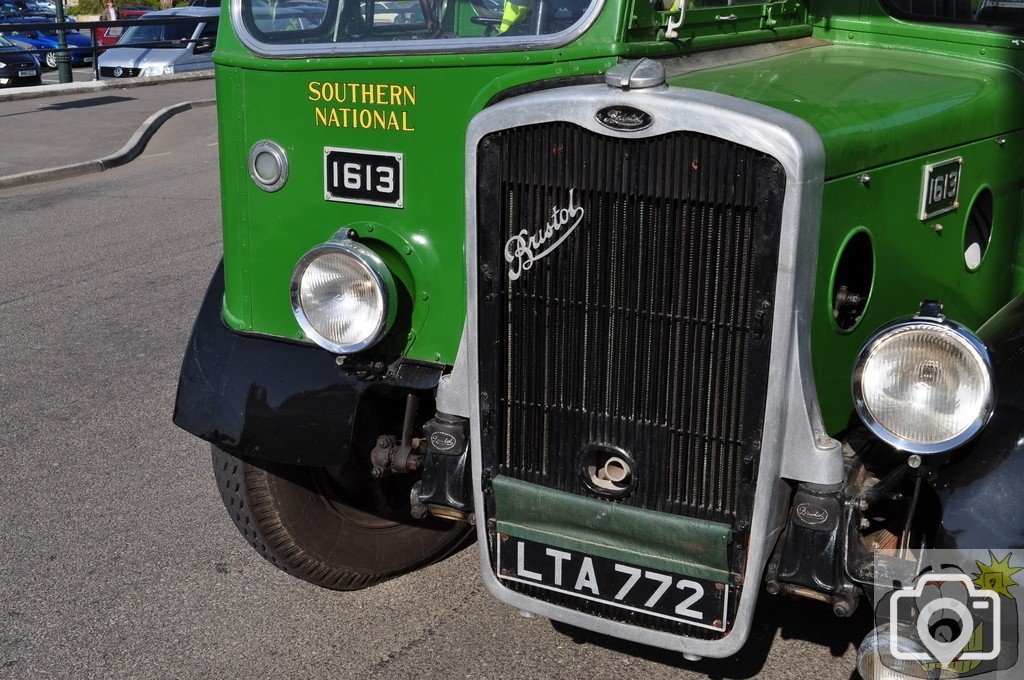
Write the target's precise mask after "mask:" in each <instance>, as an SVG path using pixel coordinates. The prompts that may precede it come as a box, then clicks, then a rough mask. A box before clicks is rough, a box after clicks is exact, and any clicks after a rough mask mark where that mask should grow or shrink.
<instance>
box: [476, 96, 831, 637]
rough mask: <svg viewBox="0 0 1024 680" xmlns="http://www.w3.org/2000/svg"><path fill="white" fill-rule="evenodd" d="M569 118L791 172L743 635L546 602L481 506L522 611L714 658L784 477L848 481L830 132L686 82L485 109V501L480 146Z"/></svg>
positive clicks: (752, 598)
mask: <svg viewBox="0 0 1024 680" xmlns="http://www.w3.org/2000/svg"><path fill="white" fill-rule="evenodd" d="M608 106H633V107H637V108H640V109H642V110H644V111H647V112H649V113H651V114H652V115H653V117H654V124H653V125H652V126H651V127H649V128H647V129H646V130H643V131H640V132H617V131H614V130H608V129H607V128H604V127H603V126H601V125H600V124H599V123H598V122H597V120H596V118H595V114H596V112H597V111H599V110H600V109H602V108H605V107H608ZM555 121H567V122H570V123H574V124H576V125H579V126H581V127H584V128H587V129H588V130H592V131H594V132H597V133H599V134H603V135H607V136H611V137H623V138H627V137H637V136H640V137H651V136H655V135H661V134H666V133H669V132H675V131H678V130H691V131H694V132H699V133H704V134H709V135H713V136H716V137H721V138H724V139H729V140H733V141H736V142H738V143H740V144H744V145H746V146H749V147H752V148H754V149H757V150H760V151H763V152H765V153H768V154H771V155H772V156H773V157H774V158H775V159H776V160H778V161H779V162H780V163H781V164H782V166H783V167H784V168H785V170H786V193H785V198H784V203H783V211H782V213H783V214H782V235H781V242H780V244H779V269H778V277H777V281H776V289H775V301H776V304H775V311H774V317H773V319H774V320H773V324H774V330H773V332H772V347H771V354H770V362H771V363H770V367H769V375H768V395H769V396H768V401H767V406H766V410H765V420H764V435H763V440H762V456H761V464H760V471H759V473H758V479H757V486H756V498H755V500H754V508H753V514H752V518H751V519H752V521H751V526H750V544H749V552H748V563H747V570H746V574H745V583H746V584H747V585H746V587H745V588H744V589H743V592H742V593H741V595H740V602H739V609H738V611H737V614H736V619H735V622H734V624H733V628H732V631H731V632H730V633H729V635H727V636H726V637H725V638H723V639H721V640H713V641H708V640H697V639H693V638H687V637H682V636H677V635H672V634H669V633H663V632H658V631H654V630H650V629H646V628H640V627H637V626H632V625H628V624H624V623H618V622H615V621H609V620H607V619H602V618H599V617H595V616H591V615H589V614H582V613H580V612H577V611H574V610H572V609H568V608H564V607H559V606H557V605H553V604H550V603H548V602H543V601H541V600H536V599H533V598H530V597H527V596H525V595H522V594H520V593H517V592H515V591H512V590H510V589H508V588H506V587H505V586H504V585H502V584H501V583H500V582H499V581H498V579H497V578H496V577H495V575H494V573H493V572H492V570H491V567H490V562H489V559H488V554H487V528H486V526H485V517H484V515H485V513H483V512H478V513H476V517H477V536H478V543H479V545H480V567H481V572H482V575H483V580H484V583H485V585H486V586H487V588H488V590H490V591H491V593H492V594H493V595H494V596H495V597H497V598H498V599H499V600H501V601H503V602H506V603H508V604H510V605H512V606H514V607H517V608H519V609H523V610H526V611H530V612H534V613H536V614H540V615H541V616H546V617H548V618H551V619H555V620H558V621H564V622H566V623H570V624H572V625H576V626H580V627H583V628H587V629H590V630H593V631H597V632H599V633H603V634H605V635H613V636H615V637H619V638H625V639H627V640H632V641H635V642H640V643H642V644H648V645H653V646H656V647H662V648H665V649H671V650H676V651H681V652H685V653H688V654H696V655H700V656H707V657H726V656H731V655H732V654H735V653H736V652H737V651H739V649H740V648H741V647H742V646H743V644H744V643H745V642H746V639H747V636H748V635H749V633H750V626H751V623H752V620H753V614H754V607H755V604H756V602H757V596H758V590H759V585H760V582H761V578H762V574H763V570H764V566H765V563H766V562H767V560H768V558H769V556H770V554H771V550H772V548H773V547H774V545H775V543H776V540H777V539H778V536H779V534H780V532H781V531H782V527H783V522H784V520H785V514H784V508H783V505H784V501H785V495H784V492H783V487H784V484H783V482H782V478H783V477H791V478H793V479H799V480H807V481H816V482H820V483H836V482H840V481H842V472H843V471H842V454H841V448H840V446H839V443H838V442H835V441H834V440H831V439H830V438H828V437H826V436H825V435H824V428H823V424H822V419H821V413H820V410H819V408H818V400H817V393H816V390H815V386H814V376H813V372H812V368H811V357H810V319H811V308H812V301H813V296H814V274H815V265H816V262H817V252H818V228H819V220H820V215H821V201H822V187H823V184H824V173H825V150H824V145H823V144H822V141H821V137H820V136H819V135H818V133H817V132H816V131H815V130H814V129H813V128H812V127H811V126H810V125H808V124H807V123H806V122H804V121H803V120H801V119H799V118H796V117H794V116H791V115H789V114H786V113H783V112H782V111H779V110H777V109H772V108H769V107H766V106H763V105H760V104H755V103H753V102H749V101H745V100H742V99H737V98H735V97H730V96H726V95H721V94H716V93H712V92H705V91H700V90H691V89H684V88H657V89H654V90H638V91H633V92H622V91H618V90H614V89H611V88H608V87H605V86H603V85H584V86H578V87H566V88H559V89H555V90H548V91H545V92H539V93H535V94H530V95H525V96H523V97H516V98H513V99H509V100H507V101H505V102H502V103H501V104H498V105H496V106H493V107H491V108H489V109H485V110H484V111H483V112H481V113H480V114H478V115H477V116H476V117H475V118H474V119H473V121H472V122H471V124H470V127H469V131H468V134H467V138H466V159H467V164H466V229H467V234H466V269H467V277H468V278H467V294H468V300H467V325H466V342H465V343H464V348H465V350H466V357H465V366H466V369H467V373H468V379H467V381H466V382H467V389H468V394H467V396H466V399H467V401H468V404H469V407H470V433H471V438H470V441H471V446H470V450H471V452H472V468H473V484H474V501H475V503H476V507H477V508H483V507H485V505H484V496H483V491H482V483H483V479H482V470H481V466H482V456H481V436H480V402H479V387H478V386H479V380H480V377H479V357H478V347H477V337H478V334H477V327H478V323H479V321H478V314H477V285H478V282H477V243H476V231H477V229H476V215H477V208H476V193H477V192H476V179H477V178H476V148H477V144H478V143H479V141H480V139H481V138H482V137H484V136H485V135H487V134H489V133H491V132H495V131H498V130H502V129H507V128H510V127H516V126H519V125H526V124H533V123H545V122H555Z"/></svg>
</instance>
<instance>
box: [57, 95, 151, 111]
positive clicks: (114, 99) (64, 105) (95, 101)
mask: <svg viewBox="0 0 1024 680" xmlns="http://www.w3.org/2000/svg"><path fill="white" fill-rule="evenodd" d="M132 101H135V97H118V96H116V95H107V96H105V97H87V98H84V99H73V100H71V101H69V102H57V103H56V104H50V105H48V106H40V107H39V110H40V111H63V110H65V109H86V108H89V107H91V106H103V105H104V104H119V103H121V102H132Z"/></svg>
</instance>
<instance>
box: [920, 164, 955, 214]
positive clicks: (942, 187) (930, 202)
mask: <svg viewBox="0 0 1024 680" xmlns="http://www.w3.org/2000/svg"><path fill="white" fill-rule="evenodd" d="M963 164H964V159H963V158H961V157H957V158H950V159H949V160H948V161H942V162H941V163H932V164H931V165H926V166H924V186H923V187H922V188H921V215H920V218H921V219H922V220H928V219H931V218H933V217H937V216H938V215H943V214H945V213H948V212H949V211H951V210H956V208H957V207H958V206H959V205H960V204H959V203H957V198H958V196H959V195H960V169H961V168H962V167H963Z"/></svg>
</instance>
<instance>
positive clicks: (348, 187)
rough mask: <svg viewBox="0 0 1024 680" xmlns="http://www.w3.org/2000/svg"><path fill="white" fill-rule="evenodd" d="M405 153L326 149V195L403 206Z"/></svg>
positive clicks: (335, 199) (352, 200)
mask: <svg viewBox="0 0 1024 680" xmlns="http://www.w3.org/2000/svg"><path fill="white" fill-rule="evenodd" d="M402 184H403V178H402V154H400V153H383V152H380V151H359V150H356V149H335V148H331V147H327V148H325V149H324V198H325V199H327V200H328V201H341V202H342V203H363V204H366V205H383V206H387V207H389V208H401V207H402V196H403V191H404V187H403V185H402Z"/></svg>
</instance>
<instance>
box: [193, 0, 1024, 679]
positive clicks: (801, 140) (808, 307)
mask: <svg viewBox="0 0 1024 680" xmlns="http://www.w3.org/2000/svg"><path fill="white" fill-rule="evenodd" d="M666 2H667V0H279V1H276V2H268V0H232V1H231V2H230V3H224V7H223V9H222V11H223V15H222V22H221V26H222V30H221V35H220V36H219V39H218V44H217V48H216V53H215V62H216V89H217V104H218V121H219V123H218V124H219V148H220V176H221V189H222V193H223V201H222V205H223V208H222V210H223V248H224V251H223V261H222V264H221V266H220V267H218V269H217V271H216V272H215V273H214V275H213V279H212V282H211V283H210V286H209V290H208V293H207V295H206V298H205V300H204V302H203V303H202V307H201V309H200V311H199V315H198V319H197V321H196V324H195V328H194V331H193V334H192V337H191V339H190V341H189V345H188V347H187V349H186V354H185V359H184V363H183V366H182V371H181V377H180V382H179V388H178V395H177V402H176V405H175V414H174V419H175V423H176V424H177V425H178V426H179V427H181V428H183V429H185V430H187V431H189V432H191V433H193V434H195V435H196V436H198V437H200V438H202V439H204V440H206V441H207V442H209V443H210V444H211V445H212V450H213V453H212V455H213V466H214V469H215V474H216V482H217V485H218V488H219V489H220V493H221V495H222V497H223V500H224V502H225V504H226V506H227V509H228V511H229V513H230V515H231V517H232V519H233V521H234V523H235V525H236V526H237V528H238V529H239V530H240V531H241V533H242V534H243V535H244V536H245V538H246V540H247V541H248V542H249V543H251V544H252V546H253V547H254V548H255V549H256V550H257V551H258V552H259V553H260V554H262V555H263V556H264V557H265V558H266V559H268V560H269V561H271V562H272V563H273V564H275V565H276V566H278V567H279V568H281V569H283V570H285V571H287V572H288V573H290V574H293V575H295V576H297V577H299V578H302V579H305V580H307V581H309V582H312V583H314V584H317V585H320V586H324V587H327V588H333V589H340V590H348V589H356V588H364V587H368V586H371V585H373V584H375V583H378V582H380V581H382V580H385V579H388V578H392V577H395V576H398V575H400V574H402V573H406V572H409V571H411V570H414V569H417V568H420V567H423V566H425V565H427V564H430V563H432V562H435V561H437V560H440V559H443V558H444V557H446V556H447V555H449V554H451V553H452V552H453V551H456V550H458V549H460V548H462V547H464V546H465V545H466V544H467V543H468V542H470V541H473V540H475V541H476V545H477V547H476V549H477V550H478V551H479V556H480V559H479V564H480V573H481V578H482V579H483V581H484V583H485V584H486V585H487V588H488V589H489V590H490V591H491V592H492V593H493V595H494V596H495V597H496V598H497V599H498V600H500V601H502V602H504V603H507V604H509V605H512V606H513V607H515V608H518V609H521V610H524V611H527V612H533V613H536V614H539V615H542V616H545V617H548V618H551V619H554V620H558V621H562V622H567V623H570V624H572V625H575V626H578V627H582V628H585V629H590V630H594V631H599V632H601V633H604V634H607V635H611V636H615V637H619V638H623V639H627V640H632V641H636V642H640V643H644V644H648V645H654V646H657V647H662V648H665V649H669V650H676V651H678V652H681V653H683V654H684V655H686V657H687V658H690V659H696V658H699V657H714V658H720V657H727V656H730V655H733V654H735V653H737V651H738V650H739V649H740V648H742V647H743V645H744V644H745V642H746V640H747V638H748V634H749V631H750V629H751V624H752V622H753V620H754V618H755V605H756V603H757V601H758V597H759V595H760V594H761V591H762V588H763V589H765V590H767V592H768V593H770V594H771V595H779V596H793V597H800V598H806V599H808V600H812V601H817V602H819V603H825V606H829V607H830V608H831V609H832V610H833V611H834V613H835V614H836V615H837V616H838V617H840V618H842V619H846V618H847V617H849V616H850V615H851V614H852V613H853V612H854V610H855V609H856V608H857V607H858V605H859V604H861V603H862V602H863V601H864V600H866V599H870V598H871V597H872V596H873V595H875V594H877V593H875V590H876V588H877V587H878V586H879V581H880V580H882V579H880V578H878V577H877V574H876V573H875V571H874V569H873V555H875V554H876V553H877V552H878V551H880V550H887V549H892V550H894V551H895V553H894V554H895V555H896V557H895V559H897V560H902V561H903V562H905V563H908V564H909V563H913V562H914V561H915V560H917V559H919V558H920V555H921V554H922V551H924V550H927V549H932V548H950V549H970V548H983V547H993V548H998V547H1009V548H1022V547H1024V504H1021V503H1019V502H1014V501H1015V499H1016V498H1017V496H1016V493H1017V491H1018V489H1019V488H1020V485H1021V484H1022V483H1024V421H1022V420H1021V417H1020V414H1021V413H1022V408H1024V390H1022V388H1021V386H1022V385H1024V297H1019V296H1020V295H1021V294H1022V293H1024V269H1022V264H1024V244H1022V243H1021V241H1020V240H1019V235H1020V233H1021V226H1022V219H1021V211H1022V205H1024V131H1022V128H1024V112H1022V108H1021V104H1022V103H1024V76H1022V73H1024V29H1022V26H1024V3H1021V2H1020V1H1019V0H991V1H990V0H981V2H976V1H967V0H779V1H769V2H756V3H754V2H750V3H748V2H744V1H743V0H683V4H680V3H679V0H671V2H669V3H668V4H666ZM808 606H822V605H821V604H815V603H814V602H809V603H808ZM840 623H841V622H840ZM901 636H902V633H901ZM877 637H878V636H877V635H876V641H877ZM912 638H913V635H912V634H911V635H907V636H902V637H900V644H906V645H914V644H919V643H920V640H917V641H915V640H914V639H912ZM894 639H895V638H894ZM867 642H870V640H869V641H867ZM865 650H867V651H865ZM893 656H894V655H893V654H892V650H891V649H888V650H887V648H885V645H879V644H865V645H864V647H863V648H862V654H861V656H860V661H859V664H860V668H861V672H862V673H863V674H864V675H865V677H929V676H927V675H914V672H916V671H914V672H912V670H906V668H904V669H903V670H902V671H900V672H903V673H904V675H903V676H900V675H895V676H893V675H884V673H886V672H896V671H893V667H894V664H895V662H894V661H893V660H892V659H891V658H890V657H893ZM879 659H881V660H882V662H883V663H882V664H881V665H880V664H879ZM890 662H891V663H890ZM895 665H898V664H895ZM882 666H889V668H888V669H886V668H882ZM901 668H902V667H901ZM921 668H924V666H922V665H921V664H918V667H917V669H918V670H920V669H921ZM926 670H927V669H926ZM928 672H931V671H928Z"/></svg>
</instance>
